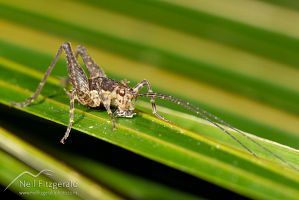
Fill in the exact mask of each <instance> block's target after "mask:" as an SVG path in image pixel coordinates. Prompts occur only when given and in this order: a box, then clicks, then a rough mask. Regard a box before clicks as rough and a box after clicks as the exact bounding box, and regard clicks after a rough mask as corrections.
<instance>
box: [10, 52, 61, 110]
mask: <svg viewBox="0 0 299 200" xmlns="http://www.w3.org/2000/svg"><path fill="white" fill-rule="evenodd" d="M61 52H62V47H60V48H59V49H58V51H57V53H56V56H55V57H54V59H53V61H52V63H51V64H50V66H49V67H48V69H47V71H46V73H45V75H44V77H43V79H42V80H41V81H40V83H39V85H38V87H37V89H36V90H35V92H34V94H33V95H32V96H31V97H29V98H28V99H26V100H25V101H22V102H12V105H14V106H19V107H25V106H28V105H30V104H31V103H33V102H34V100H35V99H36V98H37V97H38V95H39V94H40V92H41V91H42V89H43V87H44V85H45V83H46V81H47V78H48V77H49V75H50V74H51V72H52V70H53V68H54V67H55V65H56V63H57V61H58V59H59V56H60V54H61Z"/></svg>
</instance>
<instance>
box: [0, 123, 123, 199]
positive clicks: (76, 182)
mask: <svg viewBox="0 0 299 200" xmlns="http://www.w3.org/2000/svg"><path fill="white" fill-rule="evenodd" d="M0 137H1V142H0V143H1V149H2V150H1V151H0V159H1V163H5V165H1V173H0V177H1V179H0V180H1V184H3V185H6V186H9V187H10V186H11V187H12V188H10V189H13V190H14V191H15V192H16V193H19V192H20V193H19V194H20V196H22V195H24V196H26V195H29V194H21V192H24V193H25V192H33V193H34V192H35V191H36V190H38V193H37V194H35V195H34V194H33V195H32V196H33V197H30V196H29V197H30V198H36V199H43V198H45V197H46V199H52V198H53V195H54V196H55V198H57V199H64V198H65V196H64V195H68V196H69V198H70V199H81V198H83V199H98V198H103V199H121V198H120V197H118V196H117V195H116V194H113V193H111V192H110V191H108V190H106V189H104V188H103V187H102V186H101V185H97V184H95V183H94V182H92V181H91V180H89V179H88V178H86V177H84V176H82V175H81V174H79V173H78V172H77V171H75V170H73V169H71V168H70V167H67V166H66V165H64V164H62V163H60V162H59V161H57V160H55V158H52V157H50V156H48V155H47V154H45V153H43V152H41V151H39V150H38V149H36V148H34V147H32V146H31V145H29V144H27V143H25V142H23V141H22V140H20V139H18V138H17V137H15V136H14V135H12V134H11V133H9V132H7V131H6V130H5V129H3V128H1V129H0ZM6 152H7V153H6ZM26 164H27V166H26ZM28 165H29V166H28ZM45 169H47V170H51V175H48V176H46V175H44V174H41V175H42V176H37V177H32V176H29V175H27V174H25V175H23V176H20V177H19V178H18V179H16V181H14V182H12V181H13V180H15V178H16V177H18V176H19V175H20V174H21V173H23V172H25V171H28V172H30V173H32V174H33V175H35V174H38V173H39V172H40V171H42V170H45ZM35 181H36V183H34V182H35ZM20 182H23V183H26V182H27V183H29V184H27V185H26V184H24V185H22V184H21V183H20ZM40 182H41V183H42V184H39V183H40ZM59 182H60V183H72V185H71V186H60V187H59V186H56V188H55V186H51V185H50V183H53V184H55V183H59ZM10 183H12V184H11V185H10ZM46 183H48V184H49V185H47V184H46ZM25 185H26V186H25ZM54 192H57V193H61V195H59V194H57V195H55V194H53V193H54ZM51 193H52V194H51ZM68 193H69V194H68Z"/></svg>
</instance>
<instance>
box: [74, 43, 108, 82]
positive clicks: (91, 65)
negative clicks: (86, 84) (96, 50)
mask: <svg viewBox="0 0 299 200" xmlns="http://www.w3.org/2000/svg"><path fill="white" fill-rule="evenodd" d="M78 55H80V56H81V57H82V60H83V62H84V64H85V65H86V67H87V69H88V71H89V76H90V78H91V79H93V78H97V77H107V76H106V74H105V72H104V70H103V69H102V68H101V67H100V66H98V65H97V64H96V63H95V62H94V61H93V59H92V58H91V57H90V56H89V55H88V53H87V50H86V49H85V47H83V46H81V45H79V46H77V49H76V52H75V56H76V58H78Z"/></svg>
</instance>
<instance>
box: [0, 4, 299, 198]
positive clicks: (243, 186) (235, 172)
mask: <svg viewBox="0 0 299 200" xmlns="http://www.w3.org/2000/svg"><path fill="white" fill-rule="evenodd" d="M89 3H90V4H88V3H86V2H84V3H83V2H79V1H65V2H61V1H55V2H54V1H53V2H52V3H51V4H47V6H46V7H47V10H44V9H42V8H44V6H45V5H44V4H43V2H41V1H28V2H27V3H26V4H24V3H20V1H17V0H14V1H10V2H6V1H0V16H1V17H2V18H1V20H0V26H1V27H5V28H3V29H2V30H1V32H0V53H1V54H0V55H1V57H0V70H1V73H0V92H1V96H0V102H1V104H3V105H4V106H10V103H11V101H22V100H24V99H26V98H27V97H29V96H31V95H32V93H33V92H34V90H35V89H36V87H37V85H38V83H39V81H40V79H41V78H42V76H43V73H44V72H45V70H46V68H47V66H48V65H49V63H50V62H51V58H52V57H53V56H54V55H55V53H56V51H57V49H58V47H59V45H61V43H62V42H63V41H65V40H72V41H75V43H83V44H84V46H86V47H87V49H88V50H89V52H90V55H91V56H92V57H94V58H95V60H96V61H97V62H98V64H99V65H101V66H103V68H104V70H105V71H106V72H107V73H108V74H109V76H111V77H112V78H115V79H124V78H128V79H129V80H132V85H133V84H136V83H137V82H138V81H140V80H141V79H143V78H146V79H148V80H149V81H150V82H151V83H152V85H153V88H154V90H155V91H158V92H162V93H167V94H171V95H174V96H177V97H181V98H183V99H185V100H189V101H190V102H192V103H194V104H196V105H199V106H203V107H205V108H207V110H209V111H211V112H213V113H216V114H217V116H220V117H223V118H225V119H226V120H228V121H231V122H233V123H234V124H236V125H238V127H240V128H242V129H244V130H246V131H248V132H251V133H254V134H255V135H257V136H263V137H266V138H269V139H271V140H273V141H276V142H279V143H282V144H285V145H288V146H291V147H295V148H298V147H299V142H298V141H299V140H298V137H299V136H298V130H299V125H298V124H299V123H298V119H299V117H298V113H299V107H298V101H299V88H298V85H299V82H298V80H299V79H298V75H299V71H298V69H297V68H298V60H297V50H298V49H297V48H298V40H297V35H296V34H297V32H296V30H291V29H290V30H289V29H287V28H288V27H287V25H284V24H278V25H280V26H273V25H272V24H268V23H267V22H266V20H264V21H263V20H260V21H254V20H253V19H254V18H251V15H250V13H248V11H246V9H245V11H244V15H240V13H239V12H238V9H236V7H233V6H232V5H234V4H226V5H223V6H221V7H220V8H221V9H223V12H218V10H217V9H218V7H217V6H216V7H215V5H217V4H213V3H211V4H205V5H204V4H202V5H201V4H200V3H199V4H198V5H201V6H199V7H198V5H193V4H192V1H187V3H186V4H185V3H184V4H183V5H182V4H180V3H179V2H177V1H174V2H170V1H162V0H161V1H145V0H143V1H131V2H130V3H129V4H126V3H124V2H119V1H101V2H100V3H97V2H95V1H91V0H90V1H89ZM247 3H248V2H247ZM218 4H219V3H218ZM237 5H239V6H240V8H241V9H243V10H244V8H246V6H245V5H248V4H246V1H242V2H241V1H240V2H239V4H235V6H237ZM251 5H253V6H255V7H257V8H259V9H261V10H263V9H268V10H272V11H277V13H279V14H280V15H282V16H284V17H285V19H289V17H288V15H287V13H292V14H294V15H293V16H294V19H296V18H297V17H298V16H297V15H298V14H297V13H293V11H290V10H280V9H279V8H277V7H275V6H274V5H272V4H265V5H264V4H262V3H258V2H252V4H251ZM205 6H206V7H205ZM242 6H243V7H242ZM244 6H245V7H244ZM60 8H64V10H62V9H60ZM125 8H130V9H127V10H126V9H125ZM149 8H152V9H154V10H155V11H156V12H157V14H156V15H153V14H152V12H148V10H147V9H149ZM203 8H205V9H204V10H203ZM230 9H232V10H233V12H228V11H230ZM78 13H80V15H78ZM261 13H263V12H261ZM261 17H264V16H261ZM261 19H266V18H261ZM274 21H275V20H274ZM180 22H181V23H180ZM188 22H190V24H188ZM277 23H279V22H277ZM120 24H121V25H120ZM141 30H145V31H141ZM215 32H216V33H217V34H215ZM149 33H150V34H149ZM24 36H26V39H24ZM273 41H274V42H273ZM64 76H67V74H66V67H65V64H64V63H63V62H59V64H58V65H57V67H56V68H55V69H54V71H53V74H52V75H51V77H50V78H49V80H48V82H47V84H46V86H45V88H44V90H43V91H42V95H41V96H40V97H39V99H38V101H37V102H36V103H34V104H33V105H31V106H29V107H26V108H17V109H19V110H21V111H24V112H27V113H30V114H32V115H35V116H38V117H41V118H44V119H47V120H50V121H53V122H56V123H59V124H62V125H67V124H68V112H69V99H68V98H67V96H66V95H65V94H64V92H63V90H62V88H61V86H60V83H59V80H58V77H64ZM158 103H159V105H161V106H159V107H158V110H159V112H161V113H162V114H163V115H164V116H166V117H167V118H168V119H170V120H171V121H172V122H174V124H169V123H165V122H163V121H160V120H158V119H156V118H155V117H154V116H153V115H151V114H150V113H151V110H150V106H149V103H147V102H145V101H142V100H138V102H137V113H138V114H137V116H136V117H134V118H133V119H118V120H117V127H118V129H117V130H116V131H112V128H111V123H110V122H109V117H108V116H107V113H106V112H105V111H98V110H88V109H87V108H86V107H84V106H81V105H76V112H75V124H74V129H76V130H79V131H80V132H82V133H86V134H88V135H91V136H93V137H94V138H98V139H101V140H104V141H107V142H109V143H112V144H115V145H117V146H120V147H123V148H125V149H128V150H130V151H132V152H135V153H137V154H139V155H142V156H144V157H147V158H150V159H152V160H155V161H158V162H160V163H163V164H165V165H168V166H170V167H173V168H175V169H177V170H180V171H183V172H186V173H189V174H191V175H193V176H195V177H198V178H201V179H204V180H208V181H209V182H212V183H215V184H217V185H219V186H221V187H223V188H226V189H229V190H231V191H234V192H236V193H239V194H242V195H245V196H248V197H251V198H268V199H296V197H297V196H298V195H299V190H298V188H299V187H298V185H299V173H298V170H294V169H293V168H296V169H299V160H298V150H296V149H293V148H290V147H288V146H284V145H280V144H278V143H275V142H272V141H269V140H265V139H261V138H259V137H256V136H253V135H250V134H247V133H246V134H247V135H248V137H250V138H252V139H253V140H255V141H257V142H258V143H259V144H261V145H263V146H264V147H266V148H268V149H269V150H270V151H271V152H274V153H275V155H278V156H279V158H282V159H283V160H285V161H286V162H282V161H281V159H279V158H277V157H275V156H273V154H271V153H269V152H268V151H265V150H264V149H262V148H260V147H259V146H257V145H256V144H254V143H252V142H251V141H249V140H248V139H247V138H244V137H242V136H241V135H240V134H239V133H237V132H235V131H233V130H230V132H231V133H232V134H233V135H234V136H235V137H237V138H238V139H239V140H240V141H241V142H242V143H244V144H245V145H246V146H248V147H249V148H250V149H251V150H252V151H253V152H255V153H256V154H257V155H258V158H256V157H253V156H252V155H251V154H249V153H248V152H247V151H246V150H244V149H243V148H242V147H241V146H240V145H239V144H238V143H236V142H235V141H234V140H232V139H231V138H230V137H229V136H227V135H225V134H224V133H223V132H222V131H221V130H219V129H218V128H217V127H215V126H213V125H211V124H209V123H207V122H206V121H204V120H201V119H199V118H197V117H194V116H191V115H189V114H187V112H186V111H185V110H183V109H182V108H178V106H175V105H172V104H171V103H169V102H162V101H159V102H158ZM12 110H13V112H15V110H14V109H12ZM62 135H63V133H61V136H62ZM71 136H72V133H71ZM71 138H72V137H70V138H69V139H68V141H67V142H72V140H71ZM2 148H3V147H2ZM76 160H77V161H78V162H80V160H81V159H80V158H76ZM86 162H88V161H86ZM82 163H84V162H83V161H82ZM91 165H92V164H91ZM96 165H97V164H96V163H95V166H94V167H95V168H96ZM82 166H83V164H82ZM291 166H293V168H292V167H291ZM83 170H86V171H88V172H89V174H93V175H94V173H91V171H92V170H87V169H86V168H84V169H83Z"/></svg>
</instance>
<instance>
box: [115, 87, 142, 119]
mask: <svg viewBox="0 0 299 200" xmlns="http://www.w3.org/2000/svg"><path fill="white" fill-rule="evenodd" d="M136 97H137V95H136V94H135V93H134V91H133V89H132V88H129V87H120V88H118V89H117V90H116V98H115V100H114V105H115V106H116V107H117V110H116V111H115V113H114V114H115V115H116V116H118V117H128V118H132V117H133V116H134V115H135V114H136V113H134V112H133V111H134V109H135V100H136Z"/></svg>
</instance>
